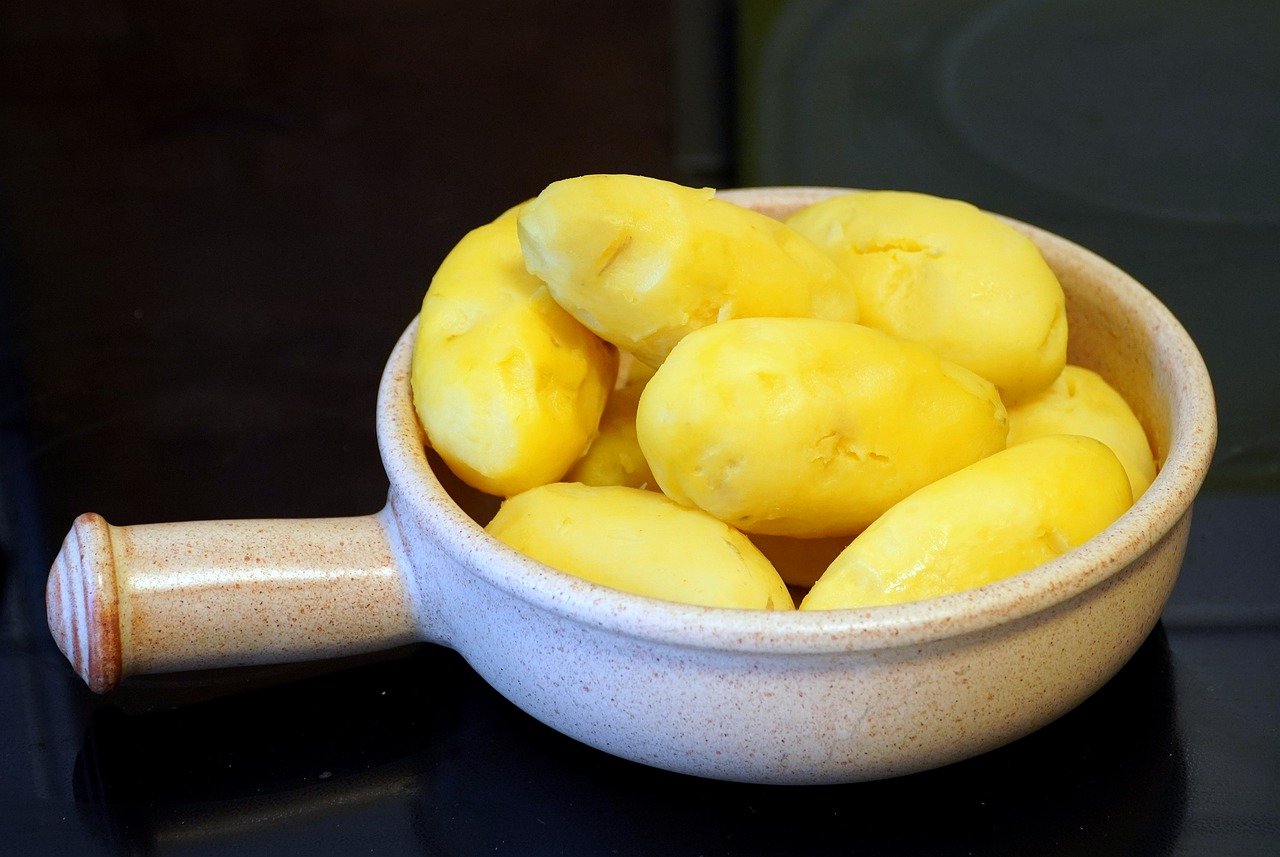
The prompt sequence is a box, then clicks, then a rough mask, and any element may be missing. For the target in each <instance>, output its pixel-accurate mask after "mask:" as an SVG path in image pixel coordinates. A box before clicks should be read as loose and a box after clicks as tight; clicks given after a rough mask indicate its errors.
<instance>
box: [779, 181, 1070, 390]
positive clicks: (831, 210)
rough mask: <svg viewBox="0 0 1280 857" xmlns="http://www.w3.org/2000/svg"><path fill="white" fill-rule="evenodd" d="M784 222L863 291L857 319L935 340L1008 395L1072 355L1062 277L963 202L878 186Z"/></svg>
mask: <svg viewBox="0 0 1280 857" xmlns="http://www.w3.org/2000/svg"><path fill="white" fill-rule="evenodd" d="M787 224H788V225H789V226H791V227H793V228H794V229H795V230H796V231H797V232H800V233H801V234H803V235H805V236H807V237H809V238H810V239H812V240H813V242H814V243H816V244H817V245H819V246H820V247H823V248H824V249H825V250H827V251H828V252H829V253H831V254H832V257H833V258H834V259H836V261H837V262H838V263H840V265H841V266H842V267H843V268H844V270H845V271H846V272H847V273H848V274H849V276H850V278H851V279H852V280H853V285H854V288H855V289H856V290H857V294H858V303H859V307H860V308H861V311H862V323H863V324H866V325H869V326H870V327H875V328H878V329H880V330H884V331H888V332H889V333H892V334H894V335H895V336H900V337H902V338H903V339H910V340H913V341H916V342H921V343H923V344H925V345H928V346H929V347H930V348H932V349H933V350H935V351H937V352H938V353H939V354H941V355H942V356H943V357H945V358H947V359H948V360H950V361H952V362H954V363H958V364H960V365H961V366H964V367H965V368H967V369H972V370H973V371H974V372H977V373H978V374H979V375H981V376H982V377H984V378H986V379H987V380H988V381H991V382H992V383H994V384H995V385H996V386H997V387H999V388H1000V391H1001V393H1002V394H1003V395H1004V396H1006V398H1007V399H1008V400H1010V401H1012V400H1015V399H1019V398H1022V397H1025V396H1028V395H1030V394H1033V393H1035V392H1037V391H1038V390H1041V389H1043V388H1045V387H1047V386H1048V385H1049V384H1050V383H1052V382H1053V379H1054V378H1056V377H1058V374H1059V373H1060V372H1061V371H1062V367H1063V365H1065V363H1066V355H1067V317H1066V313H1065V309H1064V303H1063V295H1062V287H1061V285H1060V284H1059V283H1058V279H1057V277H1056V276H1054V273H1053V271H1052V270H1050V269H1049V266H1048V264H1047V263H1046V262H1045V261H1044V258H1043V257H1042V256H1041V255H1040V251H1039V250H1037V249H1036V246H1035V245H1034V244H1033V243H1031V241H1030V240H1029V239H1028V238H1026V237H1024V236H1023V235H1021V234H1020V233H1019V232H1017V231H1016V230H1015V229H1013V228H1012V227H1011V226H1007V225H1006V224H1004V223H1002V222H1000V221H999V220H997V219H996V218H994V217H992V216H991V215H989V214H986V213H985V212H982V211H980V210H979V209H977V208H975V207H973V206H972V205H970V204H969V203H967V202H960V201H958V200H952V199H939V198H938V197H932V196H927V195H925V194H919V193H907V192H902V191H875V192H867V193H856V194H849V195H846V196H840V197H835V198H833V199H829V200H825V201H823V202H820V203H818V204H816V205H813V206H810V207H809V208H806V209H803V210H801V211H799V212H796V213H795V214H794V215H792V216H791V217H790V218H789V219H788V220H787Z"/></svg>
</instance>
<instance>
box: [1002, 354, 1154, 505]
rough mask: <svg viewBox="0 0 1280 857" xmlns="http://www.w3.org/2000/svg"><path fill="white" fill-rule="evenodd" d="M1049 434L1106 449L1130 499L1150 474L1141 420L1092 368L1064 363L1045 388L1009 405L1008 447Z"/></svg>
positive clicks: (1137, 494) (1151, 464) (1143, 487)
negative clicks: (1126, 485) (1120, 467)
mask: <svg viewBox="0 0 1280 857" xmlns="http://www.w3.org/2000/svg"><path fill="white" fill-rule="evenodd" d="M1050 434H1082V435H1084V436H1086V437H1092V438H1096V439H1098V440H1100V441H1102V442H1103V443H1105V444H1106V445H1107V446H1109V447H1111V451H1112V452H1114V453H1115V454H1116V457H1117V458H1119V459H1120V463H1121V464H1123V465H1124V470H1125V473H1127V474H1128V475H1129V487H1130V488H1131V489H1132V490H1133V496H1134V499H1135V500H1136V499H1137V498H1138V497H1140V496H1142V492H1143V491H1146V490H1147V486H1148V485H1150V484H1151V481H1152V480H1153V479H1155V478H1156V462H1155V459H1154V458H1153V457H1152V455H1151V444H1150V443H1148V442H1147V434H1146V432H1144V431H1143V430H1142V424H1141V423H1139V422H1138V418H1137V417H1136V416H1134V414H1133V411H1132V410H1130V408H1129V404H1128V402H1126V401H1125V400H1124V398H1123V397H1122V396H1121V395H1120V394H1119V393H1117V392H1116V391H1115V390H1114V389H1112V388H1111V385H1110V384H1108V383H1107V382H1106V381H1104V380H1102V377H1101V376H1099V375H1098V374H1097V373H1096V372H1091V371H1089V370H1088V369H1084V368H1082V367H1080V366H1068V367H1067V368H1065V369H1063V370H1062V374H1061V375H1059V376H1058V379H1057V380H1056V381H1054V382H1053V383H1052V384H1050V385H1049V386H1048V387H1047V388H1045V389H1044V390H1042V391H1041V392H1039V393H1037V394H1036V395H1035V396H1032V397H1031V398H1030V399H1027V400H1025V401H1023V402H1019V403H1018V404H1017V405H1016V406H1014V407H1010V408H1009V445H1010V446H1013V445H1014V444H1016V443H1023V442H1025V441H1028V440H1035V439H1036V438H1038V437H1044V436H1045V435H1050Z"/></svg>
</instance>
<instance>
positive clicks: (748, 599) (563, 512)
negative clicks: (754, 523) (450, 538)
mask: <svg viewBox="0 0 1280 857" xmlns="http://www.w3.org/2000/svg"><path fill="white" fill-rule="evenodd" d="M485 530H486V531H487V532H488V533H489V534H490V535H493V536H495V537H497V538H498V539H500V540H501V541H503V542H505V543H506V544H508V545H510V546H511V547H513V548H515V549H516V550H518V551H520V552H521V553H523V554H525V555H527V556H530V557H533V558H534V559H536V560H538V561H539V562H542V563H545V564H546V565H549V566H551V567H552V568H557V569H560V570H561V571H565V572H568V573H569V574H573V575H576V576H578V577H582V578H585V579H587V580H590V581H593V582H595V583H600V584H603V585H604V586H610V587H613V588H614V589H621V590H624V591H626V592H634V593H636V594H638V595H647V596H649V597H651V598H661V599H663V600H665V601H679V602H683V603H687V604H698V605H702V606H706V607H737V608H744V609H756V610H793V609H795V605H794V604H793V603H792V601H791V595H790V594H789V593H788V592H787V587H786V584H784V583H783V582H782V578H780V577H778V573H777V572H776V571H774V570H773V566H771V565H770V564H769V561H768V560H767V559H765V558H764V556H763V555H762V554H761V553H760V551H758V550H756V548H755V546H753V545H752V544H751V542H750V541H748V540H747V537H746V536H744V535H742V533H739V532H738V531H737V530H734V529H733V528H732V527H730V526H728V525H726V524H724V523H723V522H721V521H717V520H716V519H715V518H713V517H711V516H710V515H708V514H706V513H705V512H700V511H698V510H696V509H689V508H686V507H684V506H680V505H678V504H677V503H675V502H673V501H671V500H670V499H668V498H667V497H664V496H663V495H661V494H657V493H654V492H652V491H641V490H639V489H637V488H624V487H620V486H606V487H595V486H588V485H578V484H570V483H557V484H553V485H544V486H541V487H539V488H534V489H532V490H530V491H526V492H525V493H523V494H520V495H518V496H515V497H512V498H511V499H509V500H507V501H506V502H505V503H503V504H502V508H501V509H499V510H498V514H497V516H495V517H494V519H493V520H492V521H490V522H489V526H487V527H486V528H485Z"/></svg>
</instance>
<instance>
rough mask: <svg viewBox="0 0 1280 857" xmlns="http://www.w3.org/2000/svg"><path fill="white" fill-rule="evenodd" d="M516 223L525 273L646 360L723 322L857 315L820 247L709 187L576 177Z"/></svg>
mask: <svg viewBox="0 0 1280 857" xmlns="http://www.w3.org/2000/svg"><path fill="white" fill-rule="evenodd" d="M519 221H520V243H521V246H522V247H523V248H524V255H525V262H526V264H527V265H528V268H529V271H530V272H532V273H534V274H536V275H537V276H538V277H540V278H542V279H543V280H545V281H546V283H547V286H548V287H549V288H550V289H551V294H552V295H554V296H555V299H556V301H558V302H559V303H560V305H561V306H563V307H564V308H565V309H566V310H568V311H569V312H570V313H571V314H572V315H573V316H574V318H576V319H578V320H579V321H580V322H582V323H583V324H584V325H586V326H587V327H589V328H590V329H591V330H593V331H595V332H596V333H597V334H599V335H600V336H601V337H603V338H604V339H606V340H608V341H609V342H612V343H614V344H615V345H617V346H618V347H619V348H622V349H623V350H625V351H629V352H632V353H634V354H635V355H636V356H637V357H639V358H640V359H641V360H642V361H644V362H645V363H648V364H649V365H650V366H657V365H659V364H660V363H662V361H663V359H664V358H665V357H666V356H667V353H668V352H670V350H671V348H672V347H673V346H674V345H675V344H676V343H677V342H679V341H680V339H681V338H683V337H684V336H685V334H687V333H689V332H690V331H692V330H697V329H698V328H701V327H705V326H707V325H709V324H712V323H714V322H718V321H724V320H725V319H730V318H743V317H758V316H800V317H816V318H828V319H835V320H840V321H856V320H857V318H858V309H857V298H856V296H855V295H854V293H853V289H852V286H851V285H850V284H849V282H848V279H847V277H845V275H844V274H842V273H841V272H840V270H839V268H838V267H837V266H836V265H835V264H834V263H833V262H832V260H831V259H830V258H828V257H827V255H826V254H825V253H823V252H822V250H820V249H818V248H817V247H815V246H814V245H813V244H812V243H811V242H810V241H809V240H808V239H806V238H803V237H801V236H800V235H798V234H796V232H794V231H793V230H791V229H789V228H787V227H786V226H785V225H783V224H782V223H779V222H778V221H776V220H773V219H771V218H769V217H766V216H765V215H763V214H759V213H757V212H754V211H750V210H748V209H745V208H740V207H738V206H736V205H733V204H731V203H728V202H725V201H723V200H719V199H716V198H715V197H714V194H713V192H712V191H711V190H710V189H703V190H695V189H693V188H687V187H682V186H680V185H676V184H672V183H670V182H664V181H659V180H657V179H650V178H644V177H641V176H627V175H597V176H582V177H580V178H573V179H566V180H564V181H558V182H555V183H554V184H552V185H550V186H549V187H547V189H546V190H544V191H543V192H542V193H541V194H539V195H538V197H537V199H535V200H533V201H532V202H530V203H529V204H528V205H527V206H525V208H524V209H523V210H522V211H521V213H520V216H519Z"/></svg>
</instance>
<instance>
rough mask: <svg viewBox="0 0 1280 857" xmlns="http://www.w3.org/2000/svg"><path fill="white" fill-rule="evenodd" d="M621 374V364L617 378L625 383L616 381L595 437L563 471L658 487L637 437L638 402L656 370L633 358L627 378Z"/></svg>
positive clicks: (591, 480) (581, 478) (591, 481)
mask: <svg viewBox="0 0 1280 857" xmlns="http://www.w3.org/2000/svg"><path fill="white" fill-rule="evenodd" d="M627 356H630V355H627ZM621 375H622V370H621V368H620V369H619V378H618V380H619V381H622V382H623V383H622V384H621V385H620V386H619V385H617V384H615V385H614V390H613V392H612V393H610V394H609V401H608V402H607V403H606V404H605V406H604V414H602V415H601V417H600V430H599V431H598V432H597V434H596V437H595V440H593V441H591V446H590V448H589V449H587V451H586V453H585V454H583V456H582V458H579V459H578V460H577V461H576V462H574V465H573V466H572V467H570V468H569V472H568V473H566V474H565V475H564V481H565V482H581V483H583V484H584V485H625V486H627V487H629V488H653V489H655V490H656V489H657V485H658V483H657V481H656V480H655V479H654V478H653V471H651V470H650V469H649V462H647V461H645V458H644V453H643V452H641V451H640V441H638V440H637V439H636V406H637V405H639V404H640V394H641V393H642V392H644V387H645V384H647V383H649V379H650V378H651V377H653V370H652V369H650V368H649V367H648V366H645V365H644V364H643V363H640V362H639V361H636V360H634V359H633V360H631V361H630V362H629V365H628V367H627V377H626V379H625V380H624V379H623V378H622V377H621Z"/></svg>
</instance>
